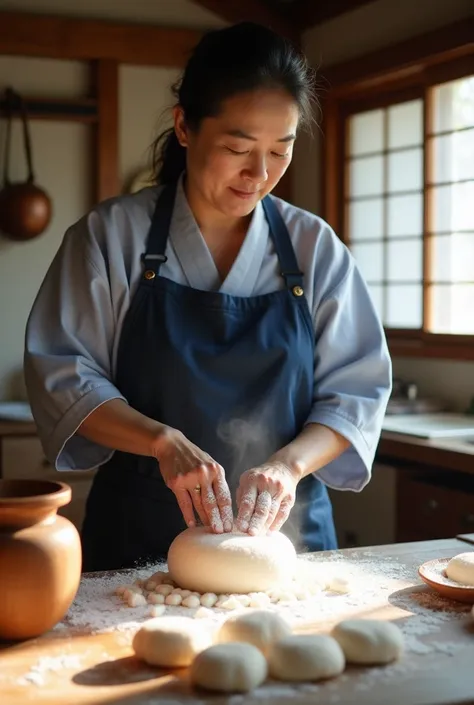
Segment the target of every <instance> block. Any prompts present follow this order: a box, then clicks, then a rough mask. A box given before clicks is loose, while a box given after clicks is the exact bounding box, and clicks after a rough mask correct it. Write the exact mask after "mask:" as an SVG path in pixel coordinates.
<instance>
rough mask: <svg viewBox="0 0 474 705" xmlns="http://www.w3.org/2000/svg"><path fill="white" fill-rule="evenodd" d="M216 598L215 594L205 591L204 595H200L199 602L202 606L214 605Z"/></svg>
mask: <svg viewBox="0 0 474 705" xmlns="http://www.w3.org/2000/svg"><path fill="white" fill-rule="evenodd" d="M217 600H218V597H217V595H215V594H214V593H212V592H206V594H205V595H201V598H200V602H201V605H202V606H203V607H214V605H215V604H216V602H217Z"/></svg>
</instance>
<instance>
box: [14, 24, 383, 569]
mask: <svg viewBox="0 0 474 705" xmlns="http://www.w3.org/2000/svg"><path fill="white" fill-rule="evenodd" d="M175 91H176V98H177V101H176V106H175V108H174V127H173V129H172V130H170V131H168V132H167V133H166V134H165V135H163V136H162V137H161V138H159V140H158V141H157V143H156V145H155V156H156V157H157V159H156V160H155V161H156V162H157V182H158V184H160V186H157V187H152V188H147V189H144V190H142V191H140V192H139V193H138V194H135V195H127V196H120V197H117V198H114V199H111V200H108V201H106V202H105V203H101V204H99V205H98V206H97V207H95V208H94V209H93V210H92V211H91V212H90V213H89V214H88V215H87V216H85V217H84V218H82V219H81V220H80V221H79V222H78V223H76V224H75V225H73V226H72V227H71V228H70V229H69V231H68V232H67V233H66V236H65V238H64V241H63V243H62V245H61V248H60V249H59V252H58V254H57V256H56V257H55V259H54V261H53V263H52V265H51V267H50V269H49V271H48V273H47V275H46V277H45V280H44V282H43V284H42V286H41V289H40V292H39V294H38V297H37V299H36V302H35V304H34V306H33V310H32V313H31V315H30V319H29V322H28V326H27V336H26V353H25V371H26V380H27V386H28V391H29V396H30V400H31V405H32V409H33V413H34V416H35V419H36V421H37V424H38V429H39V433H40V436H41V438H42V442H43V445H44V448H45V452H46V454H47V456H48V458H49V459H50V461H51V462H52V463H54V464H55V466H56V467H57V468H58V470H78V469H81V470H83V469H88V468H93V467H97V466H100V469H99V470H98V473H97V475H96V477H95V479H94V483H93V486H92V489H91V492H90V496H89V499H88V502H87V508H86V516H85V521H84V526H83V531H82V540H83V553H84V569H85V570H103V569H114V568H120V567H127V566H131V565H136V564H138V563H141V562H144V561H148V560H157V559H158V558H161V557H163V556H165V555H166V552H167V549H168V547H169V545H170V543H171V541H172V540H173V538H174V537H175V536H176V535H177V534H178V533H179V532H180V531H181V530H183V529H184V528H185V527H186V525H187V526H194V525H195V523H196V521H198V520H200V522H202V523H203V524H205V525H207V526H209V527H210V530H212V531H214V532H229V531H231V530H232V528H233V524H234V521H235V524H234V527H235V528H237V529H238V530H240V531H243V532H249V533H250V534H257V533H259V532H262V531H266V530H275V529H279V528H280V527H283V525H284V524H285V522H286V524H285V527H284V530H285V531H287V530H288V531H289V532H290V533H291V532H293V538H298V546H299V547H300V548H305V549H309V550H320V549H330V548H334V547H335V546H336V539H335V531H334V525H333V520H332V513H331V506H330V502H329V499H328V494H327V489H326V485H327V486H330V487H333V488H338V489H343V490H356V491H357V490H361V489H362V488H363V487H364V485H365V484H366V483H367V482H368V480H369V477H370V468H371V464H372V461H373V457H374V452H375V448H376V444H377V441H378V437H379V433H380V428H381V422H382V418H383V415H384V411H385V406H386V402H387V399H388V395H389V391H390V379H391V370H390V361H389V356H388V353H387V348H386V344H385V339H384V335H383V331H382V328H381V325H380V323H379V321H378V319H377V316H376V314H375V312H374V308H373V306H372V304H371V301H370V298H369V295H368V293H367V289H366V286H365V284H364V282H363V280H362V278H361V275H360V273H359V271H358V269H357V267H356V265H355V263H354V260H353V258H352V257H351V255H350V253H349V252H348V250H347V249H346V248H345V246H344V245H343V244H342V243H341V242H340V240H339V239H338V238H337V237H336V236H335V235H334V233H333V232H332V231H331V229H330V228H329V227H328V225H327V224H326V223H325V222H324V221H322V220H321V219H320V218H318V217H316V216H314V215H312V214H310V213H307V212H305V211H303V210H300V209H298V208H295V207H294V206H292V205H290V204H288V203H285V202H283V201H281V200H279V199H276V198H273V197H271V196H269V194H270V192H271V191H272V189H273V188H274V187H275V186H276V185H277V183H278V181H279V180H280V179H281V177H282V176H283V174H284V173H285V171H286V169H287V168H288V166H289V164H290V162H291V158H292V152H293V145H294V141H295V137H296V134H297V131H298V130H299V129H301V128H302V127H304V126H305V125H307V124H308V123H309V122H310V119H311V108H312V97H313V96H312V78H311V72H310V70H309V69H308V67H307V66H306V64H305V63H304V61H303V59H302V58H301V57H300V56H299V55H298V54H297V53H296V52H295V51H294V49H293V48H292V47H291V46H290V45H288V44H287V42H286V41H285V40H283V39H282V38H280V37H279V36H277V35H275V34H274V33H272V32H271V31H269V30H267V29H265V28H263V27H260V26H257V25H253V24H241V25H236V26H233V27H230V28H226V29H223V30H219V31H214V32H211V33H209V34H208V35H206V36H205V37H204V38H203V39H202V41H201V42H200V43H199V45H198V46H197V47H196V49H195V51H194V53H193V54H192V56H191V58H190V59H189V62H188V64H187V66H186V69H185V71H184V75H183V77H182V80H181V81H180V83H179V84H178V87H177V88H176V89H175ZM233 500H235V506H234V507H233V506H232V501H233ZM295 502H296V504H295ZM293 505H295V507H294V509H293V510H292V512H291V521H289V522H287V519H288V517H289V514H290V510H291V509H292V507H293ZM234 512H235V513H234ZM234 516H235V519H234Z"/></svg>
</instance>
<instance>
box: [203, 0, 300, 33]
mask: <svg viewBox="0 0 474 705" xmlns="http://www.w3.org/2000/svg"><path fill="white" fill-rule="evenodd" d="M192 2H194V4H195V5H200V6H201V7H203V8H204V9H205V10H209V11H210V12H213V13H214V14H215V15H218V16H219V17H221V18H222V19H223V20H226V21H227V22H231V23H232V24H234V23H236V22H245V21H249V22H257V23H258V24H262V25H265V26H267V27H270V28H271V29H273V30H274V31H275V32H278V33H279V34H282V35H283V36H285V37H287V38H288V39H291V40H292V41H293V42H295V43H297V44H299V43H300V32H299V29H298V27H297V24H296V22H293V21H291V20H290V19H288V17H287V15H286V13H284V12H281V11H280V10H279V9H278V8H277V7H270V6H269V4H267V3H266V2H265V0H192Z"/></svg>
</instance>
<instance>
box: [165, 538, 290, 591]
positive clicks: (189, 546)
mask: <svg viewBox="0 0 474 705" xmlns="http://www.w3.org/2000/svg"><path fill="white" fill-rule="evenodd" d="M168 568H169V571H170V575H171V577H172V578H173V580H174V581H175V582H176V583H177V584H178V585H180V586H181V587H183V588H187V589H188V590H196V591H197V592H200V593H206V592H212V593H217V594H219V593H229V594H230V593H248V592H259V591H261V590H267V589H269V588H271V587H274V586H275V585H279V584H282V583H286V582H288V580H290V579H291V578H292V576H293V573H294V571H295V569H296V552H295V548H294V546H293V544H292V543H291V541H290V540H289V539H288V538H287V537H286V536H285V535H284V534H282V533H280V532H278V531H271V532H269V533H267V534H265V535H262V536H250V535H249V534H244V533H225V534H214V533H212V532H211V531H210V530H209V529H207V528H206V527H202V526H201V527H196V528H193V529H186V530H185V531H183V532H182V533H181V534H179V535H178V536H177V537H176V538H175V539H174V541H173V543H172V544H171V546H170V549H169V552H168Z"/></svg>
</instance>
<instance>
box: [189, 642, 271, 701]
mask: <svg viewBox="0 0 474 705" xmlns="http://www.w3.org/2000/svg"><path fill="white" fill-rule="evenodd" d="M267 671H268V667H267V662H266V659H265V657H264V655H263V654H262V653H261V652H260V651H259V649H257V648H256V647H255V646H252V645H251V644H240V643H235V642H234V643H232V644H215V645H214V646H211V647H209V648H208V649H206V650H205V651H203V652H202V653H200V654H199V655H198V656H196V658H195V659H194V662H193V665H192V667H191V672H190V678H191V683H193V684H194V685H197V686H200V687H201V688H207V689H208V690H217V691H220V692H222V693H232V692H240V693H247V692H248V691H250V690H253V689H254V688H257V687H258V686H259V685H261V684H262V683H263V681H264V680H265V678H266V677H267Z"/></svg>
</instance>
